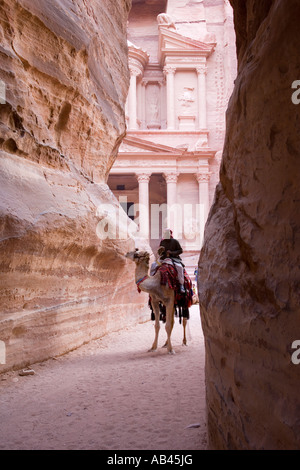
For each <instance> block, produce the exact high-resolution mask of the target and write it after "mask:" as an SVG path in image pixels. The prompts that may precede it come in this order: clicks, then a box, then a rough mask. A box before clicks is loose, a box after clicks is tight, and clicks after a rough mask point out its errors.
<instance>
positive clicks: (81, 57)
mask: <svg viewBox="0 0 300 470" xmlns="http://www.w3.org/2000/svg"><path fill="white" fill-rule="evenodd" d="M130 3H131V2H130V1H129V0H116V1H114V2H111V1H110V0H104V1H101V2H98V1H96V0H95V1H88V2H87V1H85V0H75V1H70V0H59V1H58V0H53V1H51V2H48V1H46V0H39V1H33V0H19V1H13V0H6V1H2V2H1V7H0V8H1V16H0V18H1V30H0V35H1V46H0V47H1V49H0V78H1V80H2V82H4V83H5V88H6V102H5V103H4V104H1V105H0V113H1V124H0V129H1V134H0V263H1V274H0V286H1V287H0V296H1V301H0V302H1V309H0V341H1V347H3V344H5V349H6V363H5V364H2V365H1V362H4V361H1V358H0V372H2V371H5V370H8V369H10V368H12V367H22V366H24V365H26V364H29V363H33V362H34V361H38V360H43V359H46V358H48V357H50V356H52V355H56V354H62V353H64V352H66V351H68V350H70V349H72V348H75V347H77V346H79V345H80V344H82V343H84V342H86V341H88V340H90V339H92V338H96V337H100V336H102V335H103V334H105V333H107V332H108V331H111V330H116V329H119V328H122V327H124V326H126V325H128V324H129V323H133V322H136V321H139V320H141V319H144V318H145V307H144V306H145V303H146V302H145V300H146V299H145V297H143V296H142V295H141V296H137V291H136V287H135V284H134V268H133V267H132V263H130V262H127V261H125V258H124V256H123V255H124V254H125V253H126V252H127V251H128V250H130V249H132V248H134V242H133V241H132V240H131V239H128V237H123V239H122V240H120V239H115V237H113V238H107V239H100V238H101V237H100V238H99V237H98V236H97V233H96V231H97V226H98V223H99V222H101V220H103V217H104V216H105V214H106V213H107V211H105V210H104V209H103V207H104V206H103V204H109V205H110V207H111V211H112V213H114V211H115V212H116V214H117V213H118V212H117V210H118V204H117V201H116V200H115V198H114V196H113V195H112V193H111V192H110V190H109V188H108V186H107V185H106V178H107V175H108V172H109V170H110V167H111V165H112V164H113V162H114V159H115V157H116V153H117V150H118V146H119V143H120V140H121V139H122V137H123V135H124V133H125V119H124V111H123V110H124V105H125V99H126V94H127V90H128V85H129V74H128V70H127V41H126V21H127V16H128V11H129V8H130ZM112 30H113V31H114V34H113V35H112V34H111V32H112ZM107 37H109V38H110V40H109V41H107ZM124 217H125V216H124V213H123V216H122V214H120V216H118V218H117V219H116V220H115V219H114V217H112V222H111V225H114V226H115V227H114V228H116V229H117V234H118V227H119V226H120V225H122V226H123V225H124V224H126V223H127V218H124ZM98 229H99V226H98ZM112 231H113V232H114V230H112ZM98 235H99V232H98ZM102 238H103V237H102ZM147 315H148V311H147ZM147 318H148V317H147Z"/></svg>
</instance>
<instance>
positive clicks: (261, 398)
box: [199, 0, 300, 450]
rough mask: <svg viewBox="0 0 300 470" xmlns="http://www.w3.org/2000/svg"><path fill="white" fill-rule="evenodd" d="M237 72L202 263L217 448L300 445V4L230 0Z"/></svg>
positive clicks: (210, 408)
mask: <svg viewBox="0 0 300 470" xmlns="http://www.w3.org/2000/svg"><path fill="white" fill-rule="evenodd" d="M231 4H232V6H233V8H234V18H235V30H236V41H237V55H238V61H239V73H238V77H237V80H236V83H235V89H234V92H233V95H232V97H231V100H230V104H229V109H228V112H227V135H226V142H225V147H224V153H223V159H222V165H221V171H220V183H219V185H218V186H217V189H216V192H215V199H214V203H213V206H212V208H211V211H210V214H209V218H208V222H207V225H206V230H205V241H204V246H203V249H202V251H201V255H200V260H199V291H200V295H199V297H200V301H201V302H200V303H201V305H200V309H201V318H202V325H203V330H204V335H205V344H206V387H207V415H208V432H209V440H210V447H211V448H214V449H252V450H253V449H285V450H288V449H299V448H300V438H299V436H300V401H299V393H298V390H299V374H300V365H297V364H294V363H293V362H292V360H291V356H292V352H293V349H292V344H293V342H294V341H295V340H299V339H300V330H299V324H300V311H299V300H300V297H299V292H300V276H299V264H300V236H299V234H300V216H299V214H300V189H299V176H300V174H299V170H300V165H299V161H300V160H299V159H300V155H299V148H300V119H299V117H300V116H299V114H300V113H299V111H300V108H299V106H298V105H297V104H294V103H293V101H292V99H291V98H292V94H293V92H294V90H293V89H292V84H293V83H294V81H295V80H299V79H300V66H299V64H300V62H299V50H300V30H299V17H300V3H299V1H297V0H291V1H289V2H287V1H285V0H246V1H245V2H241V1H239V0H231Z"/></svg>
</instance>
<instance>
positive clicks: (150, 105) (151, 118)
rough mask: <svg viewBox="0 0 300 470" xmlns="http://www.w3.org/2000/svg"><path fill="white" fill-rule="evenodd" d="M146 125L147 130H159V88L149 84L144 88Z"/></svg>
mask: <svg viewBox="0 0 300 470" xmlns="http://www.w3.org/2000/svg"><path fill="white" fill-rule="evenodd" d="M146 123H147V128H148V129H160V128H161V121H160V87H159V85H158V84H157V83H149V84H148V86H147V88H146Z"/></svg>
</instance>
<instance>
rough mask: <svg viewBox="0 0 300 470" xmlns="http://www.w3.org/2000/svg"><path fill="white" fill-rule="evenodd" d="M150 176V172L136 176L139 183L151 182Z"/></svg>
mask: <svg viewBox="0 0 300 470" xmlns="http://www.w3.org/2000/svg"><path fill="white" fill-rule="evenodd" d="M150 176H151V174H150V173H138V174H137V175H136V178H137V180H138V182H139V183H149V180H150Z"/></svg>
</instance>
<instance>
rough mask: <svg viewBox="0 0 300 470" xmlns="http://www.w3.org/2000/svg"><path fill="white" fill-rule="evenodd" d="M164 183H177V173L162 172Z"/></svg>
mask: <svg viewBox="0 0 300 470" xmlns="http://www.w3.org/2000/svg"><path fill="white" fill-rule="evenodd" d="M164 177H165V180H166V183H167V184H168V183H177V179H178V175H177V173H165V174H164Z"/></svg>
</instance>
